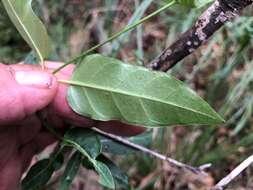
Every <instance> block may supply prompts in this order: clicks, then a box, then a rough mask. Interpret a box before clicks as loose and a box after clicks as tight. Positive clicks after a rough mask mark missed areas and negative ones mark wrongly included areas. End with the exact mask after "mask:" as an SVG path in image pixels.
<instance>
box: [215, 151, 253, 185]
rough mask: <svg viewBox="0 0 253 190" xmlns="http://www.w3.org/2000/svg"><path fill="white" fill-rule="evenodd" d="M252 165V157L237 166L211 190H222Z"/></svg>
mask: <svg viewBox="0 0 253 190" xmlns="http://www.w3.org/2000/svg"><path fill="white" fill-rule="evenodd" d="M252 163H253V155H251V156H250V157H248V158H247V159H246V160H244V161H243V162H242V163H241V164H240V165H239V166H237V167H236V168H235V169H234V170H233V171H232V172H230V174H228V175H227V176H226V177H224V178H223V179H222V180H220V181H219V182H218V183H217V185H215V187H213V188H212V190H222V189H223V188H224V187H225V186H227V185H228V184H229V183H230V182H231V181H232V180H234V179H235V178H236V177H237V176H238V175H239V174H240V173H242V172H243V170H245V169H246V168H247V167H249V166H250V165H251V164H252Z"/></svg>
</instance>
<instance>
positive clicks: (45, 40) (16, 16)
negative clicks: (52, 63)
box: [2, 0, 51, 64]
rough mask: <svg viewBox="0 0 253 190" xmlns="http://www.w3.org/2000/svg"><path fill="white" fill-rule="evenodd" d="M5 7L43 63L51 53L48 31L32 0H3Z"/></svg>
mask: <svg viewBox="0 0 253 190" xmlns="http://www.w3.org/2000/svg"><path fill="white" fill-rule="evenodd" d="M2 2H3V4H4V7H5V9H6V11H7V13H8V15H9V17H10V19H11V20H12V22H13V23H14V25H15V26H16V28H17V30H18V31H19V33H20V34H21V35H22V37H23V38H24V39H25V41H26V42H27V43H28V44H29V46H30V47H31V48H32V49H33V50H34V51H35V53H36V55H37V57H38V59H39V60H40V62H41V64H43V60H44V58H46V57H47V56H48V55H49V53H50V49H51V48H50V39H49V37H48V35H47V31H46V29H45V27H44V25H43V24H42V22H41V21H40V19H39V18H38V17H37V16H36V15H35V13H34V12H33V10H32V5H31V4H32V0H2Z"/></svg>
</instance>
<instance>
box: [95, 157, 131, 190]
mask: <svg viewBox="0 0 253 190" xmlns="http://www.w3.org/2000/svg"><path fill="white" fill-rule="evenodd" d="M98 160H99V161H101V162H103V163H104V164H105V165H106V166H107V167H108V168H109V170H110V171H111V173H112V176H113V178H114V180H115V181H116V189H119V188H124V189H129V188H130V186H129V181H128V176H127V175H126V174H125V173H124V172H123V171H122V170H121V169H120V168H119V167H118V166H116V165H115V164H114V163H113V162H112V161H111V160H110V159H109V158H107V157H106V156H104V155H99V157H98Z"/></svg>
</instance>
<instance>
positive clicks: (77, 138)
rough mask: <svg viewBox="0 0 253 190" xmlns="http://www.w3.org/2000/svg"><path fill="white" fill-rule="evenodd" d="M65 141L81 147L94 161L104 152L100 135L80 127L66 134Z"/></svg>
mask: <svg viewBox="0 0 253 190" xmlns="http://www.w3.org/2000/svg"><path fill="white" fill-rule="evenodd" d="M64 139H65V140H67V141H69V142H73V143H75V145H78V146H80V147H81V148H82V149H84V150H85V151H86V152H87V153H88V155H89V156H90V157H91V158H93V159H95V158H96V157H97V156H98V155H99V154H100V153H101V151H102V145H101V143H100V140H99V138H98V135H97V134H96V133H95V132H94V131H92V130H90V129H84V128H80V127H77V128H72V129H70V130H69V131H68V132H67V133H66V134H65V136H64Z"/></svg>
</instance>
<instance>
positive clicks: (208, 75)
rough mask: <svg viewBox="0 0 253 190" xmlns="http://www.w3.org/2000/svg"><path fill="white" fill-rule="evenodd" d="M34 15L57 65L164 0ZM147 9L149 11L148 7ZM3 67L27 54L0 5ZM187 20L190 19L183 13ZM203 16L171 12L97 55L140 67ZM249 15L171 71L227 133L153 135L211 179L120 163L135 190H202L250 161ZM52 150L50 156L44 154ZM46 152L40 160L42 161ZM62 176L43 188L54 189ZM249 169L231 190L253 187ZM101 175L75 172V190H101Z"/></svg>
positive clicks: (163, 148)
mask: <svg viewBox="0 0 253 190" xmlns="http://www.w3.org/2000/svg"><path fill="white" fill-rule="evenodd" d="M34 3H35V4H36V5H39V6H34V7H35V8H38V7H39V9H37V11H36V12H37V13H38V14H39V15H40V17H41V18H42V20H43V21H44V23H45V24H46V26H47V28H48V30H49V34H50V36H51V38H52V40H53V45H54V47H53V53H52V55H51V57H50V58H51V59H52V60H62V61H65V60H68V58H70V57H73V56H74V55H76V54H78V53H80V52H81V51H83V50H86V49H88V48H89V47H91V46H93V45H96V44H97V43H99V42H101V41H104V39H106V38H107V36H109V35H110V34H112V33H115V32H116V31H119V29H120V28H123V27H124V26H125V25H126V24H128V23H129V22H133V21H134V20H135V19H138V18H139V17H140V16H142V15H141V14H142V13H143V12H144V11H140V10H141V9H143V10H146V8H147V7H148V8H147V10H146V11H145V14H148V13H151V12H153V11H154V10H156V9H157V8H158V7H160V6H161V5H162V4H163V3H164V2H163V1H162V0H153V1H152V0H143V1H139V0H128V1H124V0H104V1H102V0H94V1H85V0H61V1H44V0H37V1H35V2H34ZM150 3H152V4H151V6H148V5H149V4H150ZM0 13H1V14H0V61H1V62H4V63H8V64H9V63H15V62H18V61H21V60H23V59H25V58H26V57H27V54H28V53H29V51H30V50H29V47H28V46H27V45H26V44H25V42H24V41H23V40H22V38H21V37H20V36H19V35H17V32H16V30H15V28H14V27H13V26H12V24H11V23H10V21H9V19H8V18H7V16H6V14H5V12H4V11H3V9H2V4H0ZM182 13H185V14H182ZM200 13H201V10H198V9H192V10H191V9H187V8H183V7H178V6H177V7H176V8H171V9H169V11H166V12H163V13H162V14H160V16H157V17H155V18H154V19H152V20H150V21H148V22H147V23H145V24H144V25H143V26H142V27H138V29H137V30H135V31H134V32H131V33H127V34H125V35H123V37H121V38H119V40H116V41H114V42H112V43H109V44H107V45H105V46H103V47H102V48H100V49H99V52H100V53H103V54H105V55H110V56H116V57H118V58H120V59H122V60H123V61H126V62H131V63H133V64H139V65H142V64H144V63H148V62H149V61H151V60H152V59H153V58H154V57H155V56H157V55H158V54H159V53H160V52H161V50H162V49H164V47H165V46H166V45H168V44H170V43H172V42H173V41H174V40H175V39H176V38H177V37H179V35H180V33H182V32H184V31H186V30H187V29H188V28H189V27H190V26H191V25H192V23H193V21H194V20H195V19H196V18H197V17H198V16H199V15H200ZM252 38H253V17H252V8H249V9H248V10H246V11H245V14H244V16H241V17H239V18H237V19H236V20H235V21H234V22H233V23H229V24H227V25H226V27H224V28H223V29H222V30H220V31H219V32H218V33H216V35H215V36H214V37H213V38H212V39H211V40H210V41H209V42H208V43H206V44H205V45H204V46H203V47H202V48H200V49H199V50H198V51H197V52H196V53H195V54H194V55H191V56H190V57H188V58H186V59H185V60H184V61H182V63H181V64H179V65H178V66H177V67H176V68H174V69H173V70H172V71H171V72H172V74H173V75H174V76H176V77H177V78H179V79H181V80H183V81H185V82H186V83H187V84H188V85H189V86H191V87H192V88H193V89H195V90H196V91H197V92H198V93H199V94H200V95H201V96H202V97H204V98H205V99H206V100H207V101H208V102H209V103H210V104H211V105H212V106H213V107H214V108H215V109H216V110H219V112H220V113H221V115H223V116H224V117H225V118H226V120H227V122H226V124H224V125H223V126H205V127H203V126H195V127H189V126H175V127H173V128H167V129H155V130H154V131H153V135H152V136H153V143H152V144H151V145H150V148H152V149H156V150H157V151H159V152H161V153H163V154H166V155H168V156H170V157H173V158H175V159H177V160H180V161H183V162H186V163H189V164H192V165H196V166H197V165H200V164H204V163H209V162H211V163H212V164H213V166H212V168H211V169H210V170H209V172H210V176H208V177H206V178H203V179H199V178H198V177H197V176H193V175H192V174H191V175H190V174H188V173H185V172H183V173H182V172H181V171H179V170H176V169H173V168H171V167H170V166H169V165H168V164H167V163H165V162H161V161H159V160H156V159H154V158H150V157H149V156H146V155H143V154H132V155H129V156H121V157H115V158H114V160H116V161H117V163H118V164H119V165H120V166H121V168H123V169H124V170H125V171H127V173H128V175H129V176H130V182H131V185H132V186H133V187H134V188H135V189H140V190H145V189H159V190H160V189H200V188H203V187H206V186H208V185H210V186H211V185H212V183H214V181H216V180H218V179H220V178H221V177H223V176H224V175H226V174H227V173H228V172H229V171H230V170H231V169H232V168H233V167H234V166H235V165H237V164H238V163H239V162H241V161H242V160H243V159H244V158H246V157H247V156H249V155H250V154H252V152H253V151H252V150H253V148H252V146H251V145H252V144H253V135H252V134H251V131H252V104H253V95H252V80H253V72H252V70H253V66H252V51H253V49H252V47H251V44H252ZM47 151H49V150H47ZM47 151H46V152H44V153H43V154H41V155H39V158H43V157H45V155H46V154H47ZM62 173H63V171H61V170H60V171H58V172H57V173H56V174H55V175H54V177H53V179H52V180H51V182H50V183H49V184H48V186H47V187H46V189H52V190H53V189H56V185H57V184H58V183H59V181H60V180H59V176H61V175H62ZM251 176H253V173H252V169H250V168H249V169H248V170H247V171H246V172H244V173H243V175H242V176H241V177H240V178H237V181H235V182H234V184H232V187H233V188H235V189H236V188H238V189H239V188H240V187H244V188H245V189H246V187H247V188H252V186H253V181H252V177H251ZM96 180H97V176H96V175H95V174H94V173H93V172H90V171H88V170H86V169H82V170H79V171H78V177H77V178H76V180H75V182H74V184H73V185H72V187H71V189H73V190H76V189H89V190H92V189H96V190H97V189H102V187H100V186H99V185H98V184H97V183H96Z"/></svg>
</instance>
